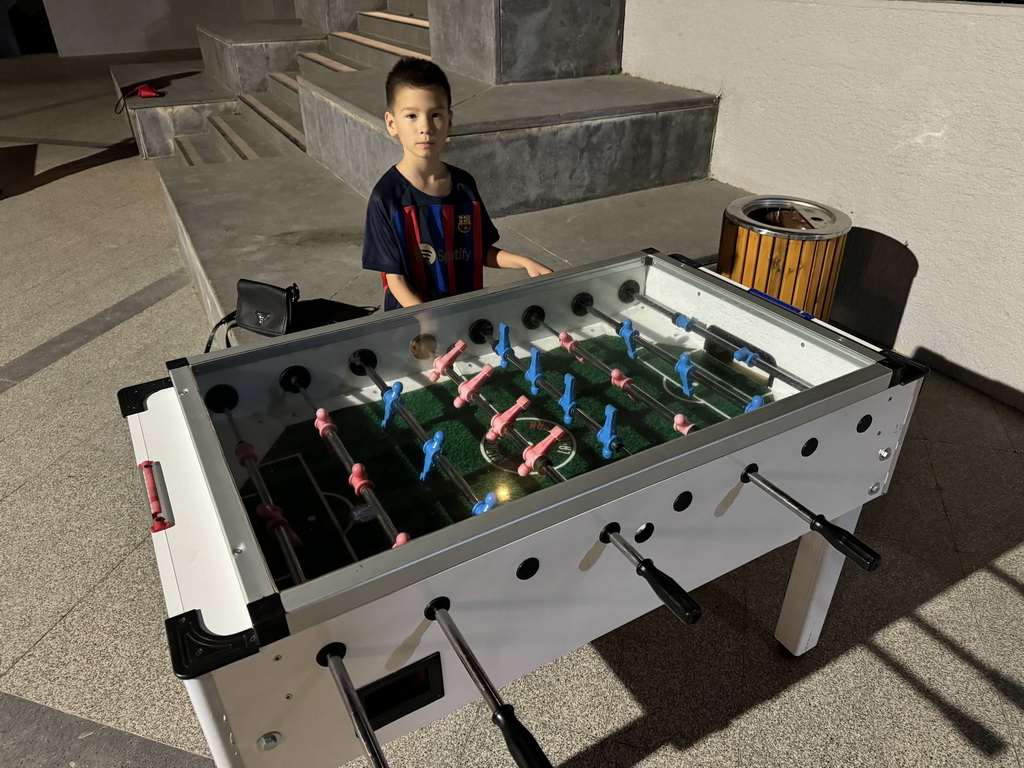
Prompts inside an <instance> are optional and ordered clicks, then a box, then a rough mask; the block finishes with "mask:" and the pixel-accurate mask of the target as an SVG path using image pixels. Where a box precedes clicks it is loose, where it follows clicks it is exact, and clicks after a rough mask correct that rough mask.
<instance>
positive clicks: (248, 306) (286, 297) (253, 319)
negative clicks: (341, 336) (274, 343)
mask: <svg viewBox="0 0 1024 768" xmlns="http://www.w3.org/2000/svg"><path fill="white" fill-rule="evenodd" d="M237 290H238V298H237V300H236V302H235V311H234V312H231V313H229V314H227V315H225V316H224V317H223V318H221V319H220V320H219V321H217V323H216V324H215V325H214V326H213V328H212V329H211V330H210V337H209V338H208V339H207V340H206V349H204V350H203V352H204V354H205V353H206V352H209V351H210V348H211V347H212V346H213V339H214V336H215V335H216V333H217V329H218V328H220V327H221V326H222V325H224V326H227V327H226V328H225V329H224V345H225V346H227V347H230V346H231V340H230V339H229V338H228V335H227V334H228V331H229V330H231V328H233V327H234V326H238V327H239V328H245V329H246V330H247V331H253V332H254V333H259V334H261V335H263V336H280V335H282V334H285V333H288V332H289V331H291V330H293V328H292V324H293V311H294V308H295V304H296V303H298V301H299V286H297V285H296V284H295V283H292V284H291V285H290V286H289V287H288V288H279V287H278V286H276V285H270V284H268V283H258V282H256V281H255V280H245V279H244V278H243V279H241V280H239V281H238V285H237Z"/></svg>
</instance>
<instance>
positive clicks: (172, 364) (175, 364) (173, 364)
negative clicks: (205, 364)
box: [167, 357, 188, 371]
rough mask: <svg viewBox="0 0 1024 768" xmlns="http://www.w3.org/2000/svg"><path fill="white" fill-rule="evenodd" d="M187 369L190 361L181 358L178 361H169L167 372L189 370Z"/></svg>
mask: <svg viewBox="0 0 1024 768" xmlns="http://www.w3.org/2000/svg"><path fill="white" fill-rule="evenodd" d="M187 367H188V360H187V359H185V358H184V357H179V358H178V359H177V360H168V361H167V370H168V371H173V370H174V369H175V368H187Z"/></svg>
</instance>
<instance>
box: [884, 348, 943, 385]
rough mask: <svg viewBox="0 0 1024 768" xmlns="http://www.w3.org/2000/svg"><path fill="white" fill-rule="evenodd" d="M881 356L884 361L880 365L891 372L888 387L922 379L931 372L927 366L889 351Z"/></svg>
mask: <svg viewBox="0 0 1024 768" xmlns="http://www.w3.org/2000/svg"><path fill="white" fill-rule="evenodd" d="M882 354H883V355H884V356H885V359H884V360H882V361H881V362H882V365H884V366H885V367H886V368H888V369H890V370H891V371H892V377H891V378H890V379H889V386H890V387H896V386H902V385H904V384H909V383H910V382H912V381H917V380H918V379H923V378H924V377H925V376H927V375H928V373H929V372H930V371H931V369H930V368H929V367H928V366H927V365H922V364H921V363H919V362H917V361H916V360H911V359H910V358H909V357H905V356H904V355H901V354H899V353H898V352H893V351H892V350H889V351H887V352H883V353H882Z"/></svg>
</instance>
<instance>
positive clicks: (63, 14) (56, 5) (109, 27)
mask: <svg viewBox="0 0 1024 768" xmlns="http://www.w3.org/2000/svg"><path fill="white" fill-rule="evenodd" d="M45 5H46V15H47V17H48V18H49V20H50V28H51V29H52V30H53V37H54V40H56V42H57V51H58V52H59V53H60V55H61V56H96V55H101V54H108V53H134V52H136V51H160V50H170V49H175V48H198V47H199V42H198V41H197V39H196V24H199V23H202V22H208V21H228V20H238V19H241V18H242V6H243V0H45Z"/></svg>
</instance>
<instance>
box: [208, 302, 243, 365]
mask: <svg viewBox="0 0 1024 768" xmlns="http://www.w3.org/2000/svg"><path fill="white" fill-rule="evenodd" d="M237 314H238V310H235V311H233V312H229V313H228V314H226V315H224V317H222V318H221V319H220V320H218V321H217V322H216V323H214V325H213V328H211V329H210V337H209V338H208V339H207V340H206V349H204V350H203V354H204V355H205V354H206V353H207V352H209V351H210V348H211V347H213V337H214V336H216V335H217V329H218V328H220V327H221V326H222V325H227V326H228V327H227V328H225V329H224V344H225V346H228V347H230V346H231V340H230V339H229V338H228V331H229V330H230V325H229V324H230V323H231V322H233V321H234V319H235V316H236V315H237Z"/></svg>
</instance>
